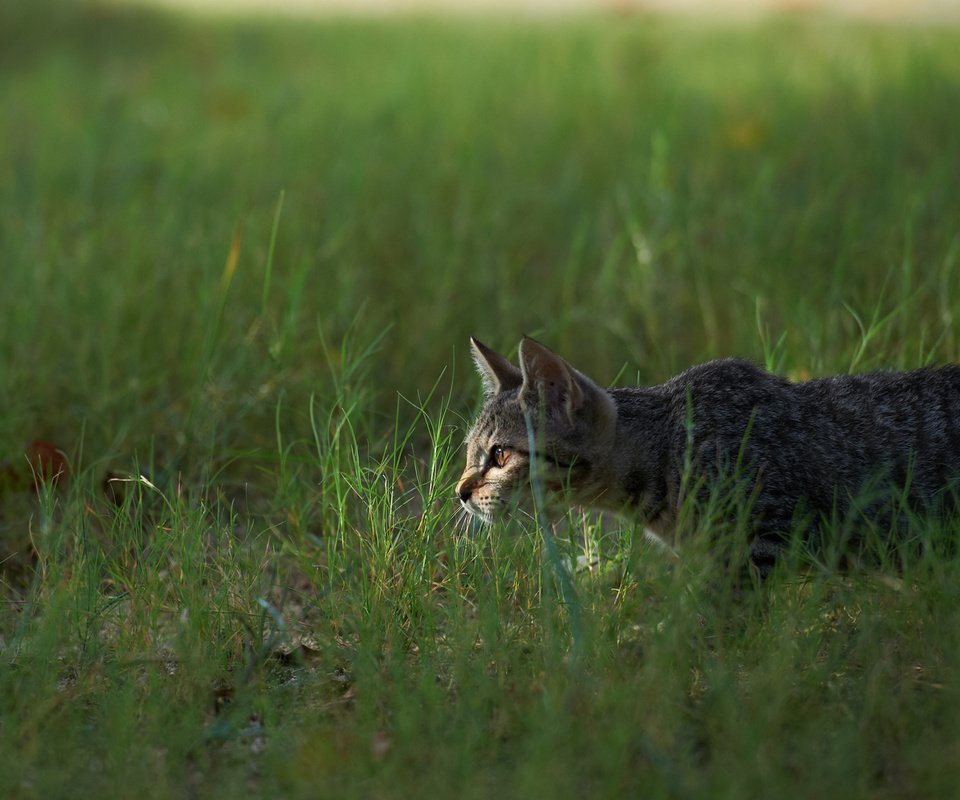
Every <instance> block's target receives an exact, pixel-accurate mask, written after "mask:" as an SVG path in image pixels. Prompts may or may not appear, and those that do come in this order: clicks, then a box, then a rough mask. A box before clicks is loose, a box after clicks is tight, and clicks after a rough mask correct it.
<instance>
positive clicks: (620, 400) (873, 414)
mask: <svg viewBox="0 0 960 800" xmlns="http://www.w3.org/2000/svg"><path fill="white" fill-rule="evenodd" d="M472 344H473V348H474V356H475V360H476V361H477V365H478V368H479V370H480V372H481V376H482V377H483V378H484V381H485V383H486V386H487V401H486V403H485V405H484V408H483V410H482V411H481V413H480V416H479V417H478V419H477V422H476V424H475V425H474V427H473V429H472V430H471V432H470V434H469V436H468V439H467V445H468V448H467V449H468V453H467V469H466V470H465V471H464V474H463V477H462V478H461V481H460V484H459V486H458V489H457V491H458V495H459V497H460V499H461V502H463V504H464V505H465V507H466V508H467V509H468V510H469V511H471V512H472V513H474V514H476V515H478V516H480V517H482V518H484V519H487V520H488V521H489V520H491V519H492V518H493V517H494V516H495V512H496V511H497V510H499V509H501V508H505V507H506V506H507V505H508V504H509V503H510V502H511V500H512V499H514V498H516V497H517V496H518V495H519V496H521V497H522V495H523V493H524V492H525V491H529V461H530V455H529V431H530V430H531V427H532V430H533V431H535V432H536V435H535V437H534V438H535V441H536V447H535V449H536V454H535V456H534V458H536V457H537V456H539V464H540V467H541V472H542V475H543V480H544V483H545V485H546V487H547V488H548V489H555V490H560V489H561V488H566V489H567V490H568V491H569V493H570V496H571V499H572V500H573V501H574V502H576V503H578V504H582V505H588V506H593V507H599V508H605V509H609V510H613V511H618V512H629V513H633V514H636V515H637V516H638V517H639V518H641V519H642V520H643V521H644V523H645V524H646V525H647V526H648V527H649V528H650V529H652V530H653V531H654V532H655V533H656V534H657V535H658V536H660V537H661V538H662V539H664V540H666V541H668V542H671V543H673V542H674V534H675V525H676V522H677V513H678V511H679V509H680V507H681V504H682V503H683V502H684V498H685V495H689V494H690V493H691V492H693V493H695V494H696V495H697V497H698V498H701V499H706V498H707V497H708V496H709V495H710V493H711V492H713V493H714V497H717V496H718V493H724V492H726V493H727V494H731V493H738V498H739V502H741V504H744V503H745V504H747V505H748V507H749V515H750V525H749V528H750V536H751V539H750V542H749V548H750V555H751V559H752V561H753V563H754V564H755V565H756V566H757V568H758V569H759V571H760V573H761V574H762V575H764V574H766V573H767V572H769V570H770V569H771V567H772V565H773V562H774V560H775V558H776V556H777V554H778V553H779V552H780V551H781V549H782V548H783V547H784V545H785V544H786V542H787V537H788V535H789V534H790V533H791V532H794V531H797V530H800V531H803V532H804V535H806V536H808V537H815V536H817V535H819V533H820V531H821V529H822V528H823V523H824V521H826V520H834V521H837V520H839V521H843V520H844V519H847V518H848V517H849V515H851V514H852V513H854V512H855V513H858V514H861V515H871V514H875V515H878V516H882V514H883V513H886V512H888V511H889V510H890V509H891V508H892V507H893V504H892V501H894V500H895V499H896V500H900V499H903V500H905V501H906V506H907V507H910V508H912V509H915V510H917V511H920V512H924V513H926V512H939V511H941V510H942V509H943V508H944V506H949V505H952V504H955V502H956V494H955V491H956V489H957V488H958V482H960V366H947V367H942V368H940V369H922V370H915V371H913V372H905V373H897V372H874V373H869V374H864V375H851V376H839V377H833V378H823V379H818V380H812V381H807V382H804V383H791V382H789V381H787V380H785V379H783V378H780V377H777V376H775V375H772V374H770V373H768V372H765V371H763V370H762V369H760V368H759V367H757V366H755V365H753V364H751V363H749V362H746V361H741V360H737V359H727V360H722V361H712V362H709V363H706V364H702V365H700V366H696V367H693V368H691V369H688V370H686V371H685V372H683V373H681V374H680V375H678V376H676V377H675V378H673V379H671V380H669V381H667V382H666V383H663V384H660V385H658V386H652V387H638V388H630V389H609V390H608V389H602V388H601V387H599V386H597V385H596V384H594V383H593V382H592V381H590V380H589V379H588V378H586V377H585V376H584V375H582V374H581V373H579V372H577V371H576V370H575V369H573V368H572V367H571V366H570V365H569V364H567V363H566V362H565V361H564V360H563V359H561V358H560V357H559V356H557V355H555V354H554V353H552V352H550V351H549V350H547V348H545V347H543V346H542V345H540V344H538V343H537V342H535V341H533V340H532V339H524V340H523V342H522V343H521V345H520V368H519V369H518V368H517V367H515V366H513V365H512V364H510V362H508V361H507V360H506V359H504V358H503V357H502V356H499V355H497V354H496V353H494V352H493V351H492V350H489V349H488V348H486V347H484V346H483V345H482V344H480V343H479V342H476V340H472ZM528 419H529V420H530V424H529V425H528ZM731 496H732V495H731Z"/></svg>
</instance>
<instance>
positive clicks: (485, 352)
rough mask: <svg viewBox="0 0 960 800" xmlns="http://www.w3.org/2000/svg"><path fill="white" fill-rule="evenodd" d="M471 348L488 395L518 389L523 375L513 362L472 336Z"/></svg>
mask: <svg viewBox="0 0 960 800" xmlns="http://www.w3.org/2000/svg"><path fill="white" fill-rule="evenodd" d="M470 349H471V350H473V361H474V363H475V364H476V365H477V372H479V373H480V379H481V380H482V381H483V390H484V392H485V393H486V395H487V397H492V396H493V395H496V394H500V392H506V391H509V390H510V389H517V388H519V386H520V385H521V384H522V383H523V375H522V374H521V372H520V370H518V369H517V368H516V367H515V366H513V364H511V363H510V362H509V361H507V359H505V358H504V357H503V356H502V355H500V354H499V353H498V352H496V351H495V350H491V349H490V348H489V347H487V346H486V345H485V344H484V343H483V342H481V341H479V340H478V339H474V338H473V337H472V336H471V337H470Z"/></svg>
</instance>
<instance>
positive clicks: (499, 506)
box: [457, 338, 617, 522]
mask: <svg viewBox="0 0 960 800" xmlns="http://www.w3.org/2000/svg"><path fill="white" fill-rule="evenodd" d="M470 346H471V348H472V350H473V359H474V361H475V362H476V365H477V371H478V372H479V373H480V378H481V379H482V380H483V385H484V390H485V393H486V401H485V402H484V404H483V408H482V409H481V411H480V414H479V416H478V417H477V420H476V422H475V423H474V425H473V428H471V430H470V433H469V434H468V435H467V442H466V444H467V466H466V469H464V471H463V475H461V476H460V481H459V483H458V484H457V496H458V497H459V498H460V502H461V503H462V504H463V506H464V508H466V509H467V511H469V512H470V513H471V514H473V515H474V516H476V517H479V518H480V519H482V520H484V521H485V522H492V521H493V520H494V519H495V518H496V516H497V515H498V514H499V513H500V512H502V511H504V510H505V509H507V508H508V507H510V505H511V504H512V503H513V502H516V501H522V500H523V499H525V498H526V497H527V496H528V495H529V492H530V477H531V476H530V472H531V461H535V462H536V465H537V467H536V474H537V477H538V478H539V479H540V480H541V481H542V485H543V487H544V488H545V489H546V490H547V491H549V492H557V491H561V490H569V491H570V493H571V494H572V496H573V498H574V499H575V500H577V501H581V502H588V501H589V500H590V499H592V497H591V493H594V494H595V493H596V491H598V490H602V488H601V487H599V486H598V485H597V475H598V471H599V469H598V467H599V466H600V461H601V460H602V459H603V457H604V456H605V454H606V453H608V452H609V449H610V447H611V446H612V441H613V436H614V431H615V428H616V416H617V411H616V406H615V404H614V402H613V399H612V398H611V397H610V395H609V394H608V393H607V392H606V391H605V390H604V389H602V388H601V387H599V386H597V385H596V384H595V383H594V382H593V381H591V380H590V379H589V378H587V377H586V376H585V375H583V374H581V373H580V372H578V371H577V370H575V369H574V368H573V367H571V366H570V365H569V364H568V363H567V362H566V361H564V360H563V359H562V358H561V357H560V356H558V355H557V354H556V353H553V352H551V351H550V350H548V349H547V348H546V347H544V346H543V345H542V344H540V343H539V342H536V341H534V340H533V339H530V338H524V339H523V341H521V342H520V366H519V367H517V366H514V365H513V364H512V363H511V362H510V361H508V360H507V359H506V358H504V357H503V356H501V355H500V354H498V353H496V352H494V351H493V350H491V349H490V348H489V347H487V346H485V345H483V344H481V343H480V342H479V341H477V340H476V339H473V338H471V339H470Z"/></svg>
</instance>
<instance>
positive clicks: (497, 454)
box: [490, 445, 511, 467]
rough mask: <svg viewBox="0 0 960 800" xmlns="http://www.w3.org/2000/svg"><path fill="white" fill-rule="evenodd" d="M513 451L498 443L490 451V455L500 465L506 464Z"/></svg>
mask: <svg viewBox="0 0 960 800" xmlns="http://www.w3.org/2000/svg"><path fill="white" fill-rule="evenodd" d="M510 454H511V451H510V449H509V448H507V447H500V445H497V446H496V447H494V448H493V450H492V451H491V452H490V455H491V456H492V457H493V463H494V464H496V465H497V466H498V467H504V466H506V464H507V462H508V461H509V460H510Z"/></svg>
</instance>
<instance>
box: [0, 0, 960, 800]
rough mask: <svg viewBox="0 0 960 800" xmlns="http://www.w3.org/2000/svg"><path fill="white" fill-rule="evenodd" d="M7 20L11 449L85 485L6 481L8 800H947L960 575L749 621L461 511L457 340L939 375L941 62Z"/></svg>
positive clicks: (959, 232) (626, 536) (955, 81)
mask: <svg viewBox="0 0 960 800" xmlns="http://www.w3.org/2000/svg"><path fill="white" fill-rule="evenodd" d="M0 21H2V24H0V65H2V69H0V103H2V107H3V108H4V109H5V112H6V119H7V120H8V124H6V125H4V126H2V127H0V155H2V160H3V163H5V164H7V165H8V173H7V177H6V179H5V180H3V181H0V242H2V261H3V266H2V275H3V291H2V292H0V353H3V356H4V357H3V366H2V368H0V398H2V407H3V414H2V415H0V454H2V458H5V459H8V465H7V466H8V471H9V470H12V473H11V474H14V473H15V474H18V475H20V474H22V471H23V470H26V460H25V459H24V458H23V456H22V455H21V453H22V452H23V449H24V447H25V446H27V445H28V443H29V442H30V441H32V440H34V439H41V440H46V441H49V442H51V443H53V444H55V445H56V446H58V447H59V448H61V449H62V450H63V451H64V452H65V453H66V455H67V457H68V460H69V470H70V476H69V479H68V480H66V481H63V482H61V483H60V484H59V485H57V486H53V485H51V484H50V483H45V484H44V485H43V486H42V487H41V489H40V491H39V492H33V491H31V490H30V489H29V487H28V486H27V487H26V488H24V487H23V486H22V485H21V484H16V482H10V481H8V482H7V483H3V482H2V481H0V557H2V567H0V569H2V584H0V585H2V590H0V591H2V595H3V600H4V603H3V605H2V611H0V656H2V660H3V669H2V671H0V739H2V741H3V746H2V747H0V795H3V796H5V797H55V796H62V795H67V794H70V795H71V796H76V795H80V796H84V795H94V794H104V793H106V794H108V795H123V796H143V797H166V796H171V797H181V796H194V797H208V796H218V797H219V796H229V795H231V794H232V795H236V796H276V795H278V794H283V795H290V796H301V795H302V796H310V797H317V796H321V797H327V796H329V797H337V798H343V797H405V796H412V795H423V794H426V793H431V792H432V793H434V794H436V795H438V796H462V797H486V796H490V795H493V794H495V793H496V794H497V795H498V796H508V797H509V796H515V797H532V796H546V797H558V798H560V797H581V796H599V797H615V796H634V795H635V796H643V797H710V798H718V797H736V798H743V797H768V796H773V795H779V796H795V797H811V796H818V797H824V798H827V797H843V798H849V797H883V798H892V797H905V798H907V797H910V798H912V797H935V796H952V794H953V793H954V792H955V786H956V784H957V781H958V779H960V767H958V766H957V765H958V764H960V752H958V745H957V742H958V741H960V683H958V672H957V670H958V666H960V602H958V600H960V589H958V587H960V560H958V559H957V557H956V556H952V555H950V554H949V553H948V552H945V553H944V554H941V555H940V556H936V555H931V554H930V553H928V554H927V555H926V556H924V557H921V558H919V559H914V560H911V561H908V562H907V564H906V565H905V567H903V569H902V570H899V571H896V572H892V571H886V572H880V573H876V572H858V573H854V574H853V575H851V576H848V577H843V576H839V575H836V574H833V573H831V572H830V571H815V572H814V573H813V574H812V575H811V576H809V577H808V578H807V579H805V580H799V579H798V577H797V573H791V572H790V571H787V572H785V574H783V575H780V576H778V577H777V578H776V579H775V580H774V581H773V582H772V585H771V586H769V587H768V591H767V592H766V594H765V596H764V597H763V598H753V599H746V600H743V601H741V602H739V603H730V602H729V600H724V599H723V598H718V597H717V596H716V595H715V593H713V592H711V590H710V587H711V585H712V579H711V577H710V576H711V574H712V573H711V566H712V567H713V568H714V569H715V568H716V565H715V564H712V565H711V559H710V557H709V554H706V553H702V552H700V551H701V550H703V544H702V543H699V544H698V543H697V542H694V543H692V544H691V546H690V548H689V550H688V551H687V552H686V553H685V557H684V562H683V564H682V565H680V566H677V565H675V564H673V563H672V562H670V561H669V560H668V559H665V558H664V557H663V556H662V554H660V553H658V552H656V551H654V550H652V549H650V548H648V547H647V546H646V545H645V544H644V543H643V541H642V537H640V536H639V532H638V530H636V529H635V526H630V525H627V526H626V527H625V528H623V529H622V530H620V531H618V532H617V535H613V534H612V533H611V532H610V531H609V529H608V527H605V526H604V525H602V524H600V522H599V521H598V520H596V519H594V518H592V517H589V516H586V517H576V516H574V517H573V518H572V520H571V524H570V526H568V527H569V531H570V535H569V536H568V535H560V536H559V537H558V538H557V540H556V546H557V554H556V558H552V557H547V556H546V555H545V553H544V551H543V548H542V539H541V538H540V536H539V535H538V533H537V532H536V530H533V529H523V527H522V526H521V525H519V524H518V525H514V526H509V525H508V526H505V527H500V528H494V529H491V530H478V531H471V532H464V531H462V530H460V529H459V528H457V526H456V525H455V522H454V519H455V511H456V509H455V507H454V504H453V503H452V502H451V498H452V485H453V482H454V480H455V477H456V475H457V474H458V472H459V468H460V459H461V457H462V456H461V454H460V452H459V445H460V443H461V441H462V437H463V434H464V431H465V425H466V424H467V423H468V421H469V419H470V416H471V414H472V412H473V411H474V410H475V408H476V406H477V402H478V388H479V386H478V381H477V379H476V378H475V376H474V375H473V374H472V370H471V368H470V366H469V364H468V359H467V357H466V352H467V350H466V337H467V335H468V334H471V333H475V334H476V335H478V336H480V337H481V338H483V339H484V340H485V341H489V343H490V344H491V345H494V346H497V347H500V348H503V349H509V348H510V347H511V346H512V345H515V343H516V342H517V341H518V340H519V337H520V334H521V333H524V332H526V333H531V334H535V335H539V336H540V337H541V338H542V339H543V340H544V341H546V342H547V343H549V344H551V345H552V346H554V347H555V348H557V349H558V350H560V351H561V352H563V353H564V354H566V355H568V356H569V357H570V358H571V359H572V360H573V361H574V363H576V364H577V365H579V366H581V367H582V368H583V369H585V370H586V371H587V372H589V373H590V374H591V376H592V377H594V378H596V379H597V380H600V381H609V382H612V381H614V380H616V381H617V382H618V383H620V384H621V385H623V384H631V383H634V382H635V381H643V382H653V381H657V380H661V379H663V378H665V377H667V376H669V375H671V374H673V373H674V372H676V371H678V370H679V369H681V368H683V367H685V366H687V365H689V364H690V363H693V362H696V361H698V360H702V359H705V358H708V357H713V356H720V355H726V354H732V353H736V354H740V355H745V356H748V357H751V358H754V359H756V360H758V361H761V362H765V363H766V364H767V365H768V366H769V367H770V368H772V369H775V370H777V371H779V372H781V373H783V374H787V375H790V376H793V377H802V376H805V375H808V374H811V375H813V374H827V373H831V372H843V371H847V370H851V369H854V370H862V369H868V368H875V367H910V366H917V365H920V364H927V363H941V362H948V361H956V360H958V356H960V322H958V319H957V314H958V312H960V306H958V300H957V298H960V267H958V264H957V261H958V257H960V228H958V222H957V221H958V219H960V194H958V192H957V186H958V178H960V126H958V124H957V116H956V109H957V108H958V107H960V89H958V86H960V31H957V30H952V29H943V30H935V29H927V28H910V29H892V28H884V27H872V26H867V25H858V24H852V23H841V22H837V21H829V20H824V19H820V18H817V17H792V18H791V17H787V18H783V19H779V20H773V21H770V22H767V23H764V24H760V25H753V26H730V27H726V26H721V25H715V26H712V27H708V26H701V25H698V24H695V23H692V22H679V21H668V20H664V19H658V18H651V17H646V16H616V17H615V16H611V17H597V18H585V19H569V20H562V21H539V22H535V21H513V22H508V21H496V20H490V21H486V22H477V21H454V20H447V21H443V20H431V19H400V20H393V21H389V22H387V21H373V20H366V21H363V20H354V21H337V20H330V21H326V22H309V23H307V22H291V21H287V22H283V21H276V22H264V21H260V22H257V23H252V22H241V21H237V22H224V21H221V22H217V23H214V22H211V21H204V20H201V19H185V18H177V17H174V16H165V15H159V14H148V13H146V12H133V11H124V10H120V9H110V8H104V7H100V6H95V5H94V6H91V5H87V4H70V5H62V6H61V5H44V6H41V7H39V8H37V9H34V10H33V11H29V10H25V9H19V10H11V9H7V10H4V11H2V12H0ZM5 474H6V473H5ZM25 483H26V484H29V480H27V481H25ZM920 533H921V534H923V535H924V536H926V537H927V539H928V540H929V541H931V542H933V543H934V544H935V545H936V547H935V548H934V550H935V551H939V550H940V549H942V550H944V551H947V550H949V548H946V547H943V548H941V547H940V544H939V543H941V541H944V540H949V539H950V537H951V536H953V535H955V531H952V530H948V529H940V528H937V526H936V525H935V524H928V525H927V526H926V527H923V526H922V525H921V527H920ZM584 553H586V554H587V555H589V556H590V557H591V558H593V557H594V556H596V555H597V554H599V556H600V562H599V567H598V568H596V569H593V570H583V571H580V572H578V573H577V574H576V575H575V580H574V581H573V582H572V584H571V586H568V587H566V588H565V589H564V588H563V586H562V582H561V581H558V571H557V569H558V568H557V564H558V563H559V564H572V563H573V562H574V561H575V560H576V557H577V556H578V555H582V554H584ZM891 577H895V578H898V579H900V580H902V586H900V587H899V588H898V587H897V585H896V583H895V582H894V581H891V580H890V578H891ZM561 589H563V592H564V593H563V594H562V593H561ZM571 589H572V591H571ZM572 620H575V621H576V622H577V625H576V626H575V628H572V627H571V621H572ZM574 632H575V633H576V648H575V649H574V647H573V645H574V642H573V639H572V635H573V633H574Z"/></svg>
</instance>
